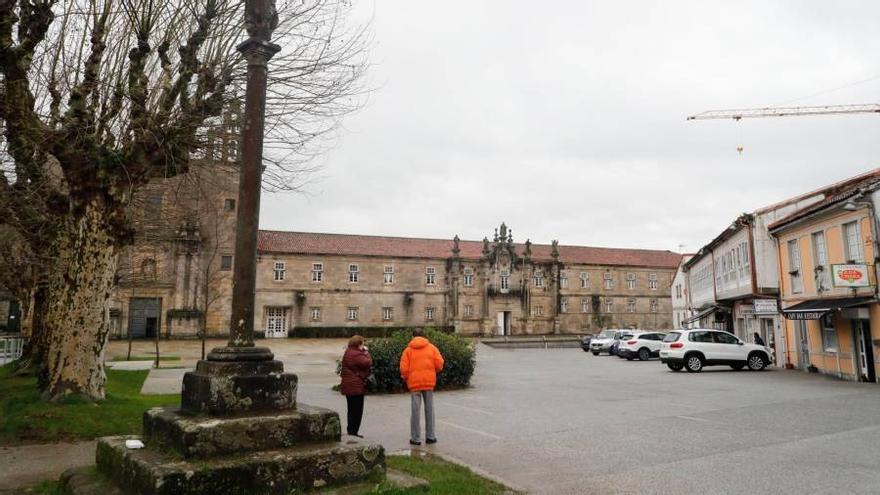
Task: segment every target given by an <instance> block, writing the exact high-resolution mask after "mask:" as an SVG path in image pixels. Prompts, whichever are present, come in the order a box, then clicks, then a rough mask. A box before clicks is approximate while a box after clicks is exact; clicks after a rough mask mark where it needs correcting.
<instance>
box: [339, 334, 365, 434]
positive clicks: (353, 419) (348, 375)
mask: <svg viewBox="0 0 880 495" xmlns="http://www.w3.org/2000/svg"><path fill="white" fill-rule="evenodd" d="M372 367H373V359H372V358H371V357H370V353H369V351H368V350H367V346H365V345H364V338H363V337H361V336H360V335H355V336H354V337H352V338H351V339H350V340H349V341H348V348H347V349H346V350H345V354H344V355H343V356H342V372H341V375H342V384H341V385H340V387H339V390H340V392H342V395H344V396H345V401H346V403H347V405H348V425H347V427H346V431H347V432H348V434H349V435H352V436H355V437H359V438H363V435H360V434H358V431H359V430H360V429H361V418H362V417H363V415H364V394H366V393H367V388H366V381H367V377H368V376H370V369H371V368H372Z"/></svg>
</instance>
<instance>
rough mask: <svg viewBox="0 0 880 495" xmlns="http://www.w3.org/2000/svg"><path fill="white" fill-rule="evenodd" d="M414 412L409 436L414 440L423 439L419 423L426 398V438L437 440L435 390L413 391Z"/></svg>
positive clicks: (410, 420) (411, 417) (411, 395)
mask: <svg viewBox="0 0 880 495" xmlns="http://www.w3.org/2000/svg"><path fill="white" fill-rule="evenodd" d="M410 397H411V399H412V413H411V414H410V417H409V430H410V435H409V438H410V440H412V441H413V442H420V441H421V440H422V428H421V425H420V424H419V421H420V416H421V414H420V413H421V412H422V399H424V400H425V438H426V439H429V440H436V439H437V435H435V434H434V391H433V390H422V391H421V392H412V393H411V394H410Z"/></svg>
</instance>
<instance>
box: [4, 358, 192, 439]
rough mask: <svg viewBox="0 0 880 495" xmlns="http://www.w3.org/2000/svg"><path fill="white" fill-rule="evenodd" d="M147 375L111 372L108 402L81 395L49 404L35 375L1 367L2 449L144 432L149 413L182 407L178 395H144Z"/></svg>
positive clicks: (108, 372)
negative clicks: (157, 408)
mask: <svg viewBox="0 0 880 495" xmlns="http://www.w3.org/2000/svg"><path fill="white" fill-rule="evenodd" d="M148 373H149V372H148V371H117V370H107V398H106V399H105V400H103V401H101V402H90V401H88V400H85V399H83V398H80V397H71V398H68V399H63V400H61V401H59V402H58V403H47V402H43V401H42V400H41V399H40V395H39V392H38V391H37V380H36V377H35V376H33V375H25V376H16V375H14V374H13V367H12V366H11V365H6V366H2V367H0V445H16V444H24V443H51V442H62V441H75V440H90V439H93V438H97V437H102V436H107V435H127V434H137V433H140V432H141V425H142V423H143V414H144V411H146V410H147V409H149V408H151V407H156V406H173V405H179V404H180V395H179V394H169V395H141V394H140V390H141V386H142V385H143V383H144V380H146V379H147V374H148Z"/></svg>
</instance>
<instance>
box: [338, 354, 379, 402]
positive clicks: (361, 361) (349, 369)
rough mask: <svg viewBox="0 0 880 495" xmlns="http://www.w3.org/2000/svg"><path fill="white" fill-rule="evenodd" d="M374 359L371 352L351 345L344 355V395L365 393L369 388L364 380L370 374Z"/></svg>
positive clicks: (342, 388) (341, 386) (340, 388)
mask: <svg viewBox="0 0 880 495" xmlns="http://www.w3.org/2000/svg"><path fill="white" fill-rule="evenodd" d="M372 367H373V359H372V358H371V357H370V353H368V352H367V351H363V350H361V349H359V348H357V347H349V348H348V349H346V350H345V355H343V356H342V373H341V374H342V385H340V387H339V391H340V392H342V395H364V394H365V393H367V389H366V387H365V386H364V382H365V381H366V379H367V377H368V376H370V368H372Z"/></svg>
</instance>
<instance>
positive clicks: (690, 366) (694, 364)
mask: <svg viewBox="0 0 880 495" xmlns="http://www.w3.org/2000/svg"><path fill="white" fill-rule="evenodd" d="M684 361H685V367H686V368H687V370H688V371H690V372H691V373H699V372H700V371H702V370H703V358H701V357H700V356H699V354H691V355H690V356H688V357H686V358H685V360H684Z"/></svg>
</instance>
